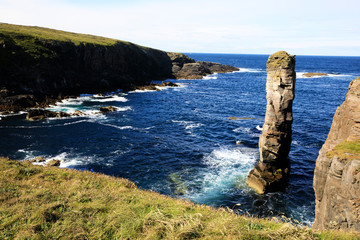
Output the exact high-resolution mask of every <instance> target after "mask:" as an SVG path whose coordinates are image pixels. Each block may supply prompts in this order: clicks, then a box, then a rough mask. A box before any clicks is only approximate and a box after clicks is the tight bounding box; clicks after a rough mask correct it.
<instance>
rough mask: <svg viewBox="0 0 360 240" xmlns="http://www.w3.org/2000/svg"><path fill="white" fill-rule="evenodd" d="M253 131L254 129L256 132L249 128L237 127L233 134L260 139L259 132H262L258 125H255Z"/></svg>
mask: <svg viewBox="0 0 360 240" xmlns="http://www.w3.org/2000/svg"><path fill="white" fill-rule="evenodd" d="M254 129H256V131H253V129H251V128H249V127H238V128H236V129H234V130H233V132H238V133H244V134H246V135H249V136H250V137H254V138H257V137H260V133H259V131H262V128H261V127H260V126H259V125H257V126H256V127H255V128H254ZM260 129H261V130H260Z"/></svg>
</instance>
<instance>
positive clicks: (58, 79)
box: [0, 23, 238, 112]
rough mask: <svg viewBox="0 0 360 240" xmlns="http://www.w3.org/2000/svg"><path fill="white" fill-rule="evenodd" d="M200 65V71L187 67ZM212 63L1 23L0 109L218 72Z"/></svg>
mask: <svg viewBox="0 0 360 240" xmlns="http://www.w3.org/2000/svg"><path fill="white" fill-rule="evenodd" d="M195 65H196V66H198V65H200V70H201V71H197V70H198V69H197V68H196V67H192V68H191V69H192V71H190V72H188V71H186V72H185V73H184V71H182V69H183V68H184V66H187V68H186V69H188V66H195ZM207 65H209V64H208V63H207V64H204V63H202V62H198V63H196V62H195V60H194V59H192V58H189V57H188V56H186V55H184V54H182V53H171V52H165V51H161V50H157V49H152V48H148V47H143V46H139V45H136V44H133V43H130V42H125V41H120V40H115V39H109V38H103V37H98V36H92V35H86V34H77V33H71V32H65V31H59V30H54V29H48V28H41V27H29V26H21V25H12V24H6V23H0V112H10V111H19V110H24V109H27V108H31V107H43V106H46V105H47V104H49V103H53V102H54V101H56V100H60V99H62V98H64V97H67V96H76V95H79V94H81V93H101V92H106V91H115V90H117V89H123V90H125V91H126V90H132V89H134V88H136V87H137V86H144V85H147V84H150V83H151V81H152V80H165V79H174V78H193V77H194V76H197V78H201V77H202V76H205V75H207V74H211V73H214V72H218V69H216V68H210V67H208V66H207ZM213 65H214V64H213ZM215 65H219V66H224V68H225V71H224V72H226V71H234V70H238V69H237V68H234V67H231V66H226V65H221V64H215ZM220 69H221V68H220ZM180 73H181V74H180Z"/></svg>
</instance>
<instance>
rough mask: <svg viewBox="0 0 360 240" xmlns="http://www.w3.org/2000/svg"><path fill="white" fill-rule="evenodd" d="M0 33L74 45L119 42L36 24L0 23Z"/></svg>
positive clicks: (106, 44)
mask: <svg viewBox="0 0 360 240" xmlns="http://www.w3.org/2000/svg"><path fill="white" fill-rule="evenodd" d="M0 33H3V34H7V35H10V36H15V37H19V36H21V35H22V36H29V37H33V38H37V39H45V40H55V41H62V42H73V43H74V44H75V45H79V44H80V43H92V44H99V45H105V46H108V45H113V44H115V43H117V42H119V40H115V39H111V38H104V37H98V36H93V35H88V34H79V33H72V32H65V31H60V30H55V29H50V28H42V27H36V26H22V25H14V24H7V23H0ZM123 43H128V42H123Z"/></svg>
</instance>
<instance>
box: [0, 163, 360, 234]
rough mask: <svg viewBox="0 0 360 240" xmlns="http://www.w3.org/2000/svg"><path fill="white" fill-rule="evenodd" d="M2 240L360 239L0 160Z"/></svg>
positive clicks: (102, 178) (120, 182)
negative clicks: (315, 230) (251, 216)
mask: <svg viewBox="0 0 360 240" xmlns="http://www.w3.org/2000/svg"><path fill="white" fill-rule="evenodd" d="M0 171H1V173H2V174H1V175H0V239H59V238H60V239H356V236H355V235H351V234H345V233H341V232H319V233H316V232H313V231H312V230H311V229H309V228H304V227H296V226H292V225H291V224H289V223H281V222H277V221H271V220H266V219H260V218H250V217H246V216H242V215H237V214H234V213H231V212H229V211H227V210H225V209H215V208H212V207H208V206H204V205H199V204H194V203H191V202H189V201H185V200H180V199H172V198H169V197H166V196H163V195H160V194H158V193H155V192H151V191H144V190H140V189H138V188H137V187H136V186H135V184H134V183H132V182H130V181H128V180H126V179H121V178H115V177H111V176H106V175H103V174H97V173H91V172H87V171H75V170H69V169H59V168H56V167H42V166H34V165H32V164H30V163H28V162H19V161H11V160H8V159H5V158H0Z"/></svg>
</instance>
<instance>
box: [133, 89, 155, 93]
mask: <svg viewBox="0 0 360 240" xmlns="http://www.w3.org/2000/svg"><path fill="white" fill-rule="evenodd" d="M156 91H157V90H140V89H136V90H134V91H130V92H129V93H145V92H156Z"/></svg>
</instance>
